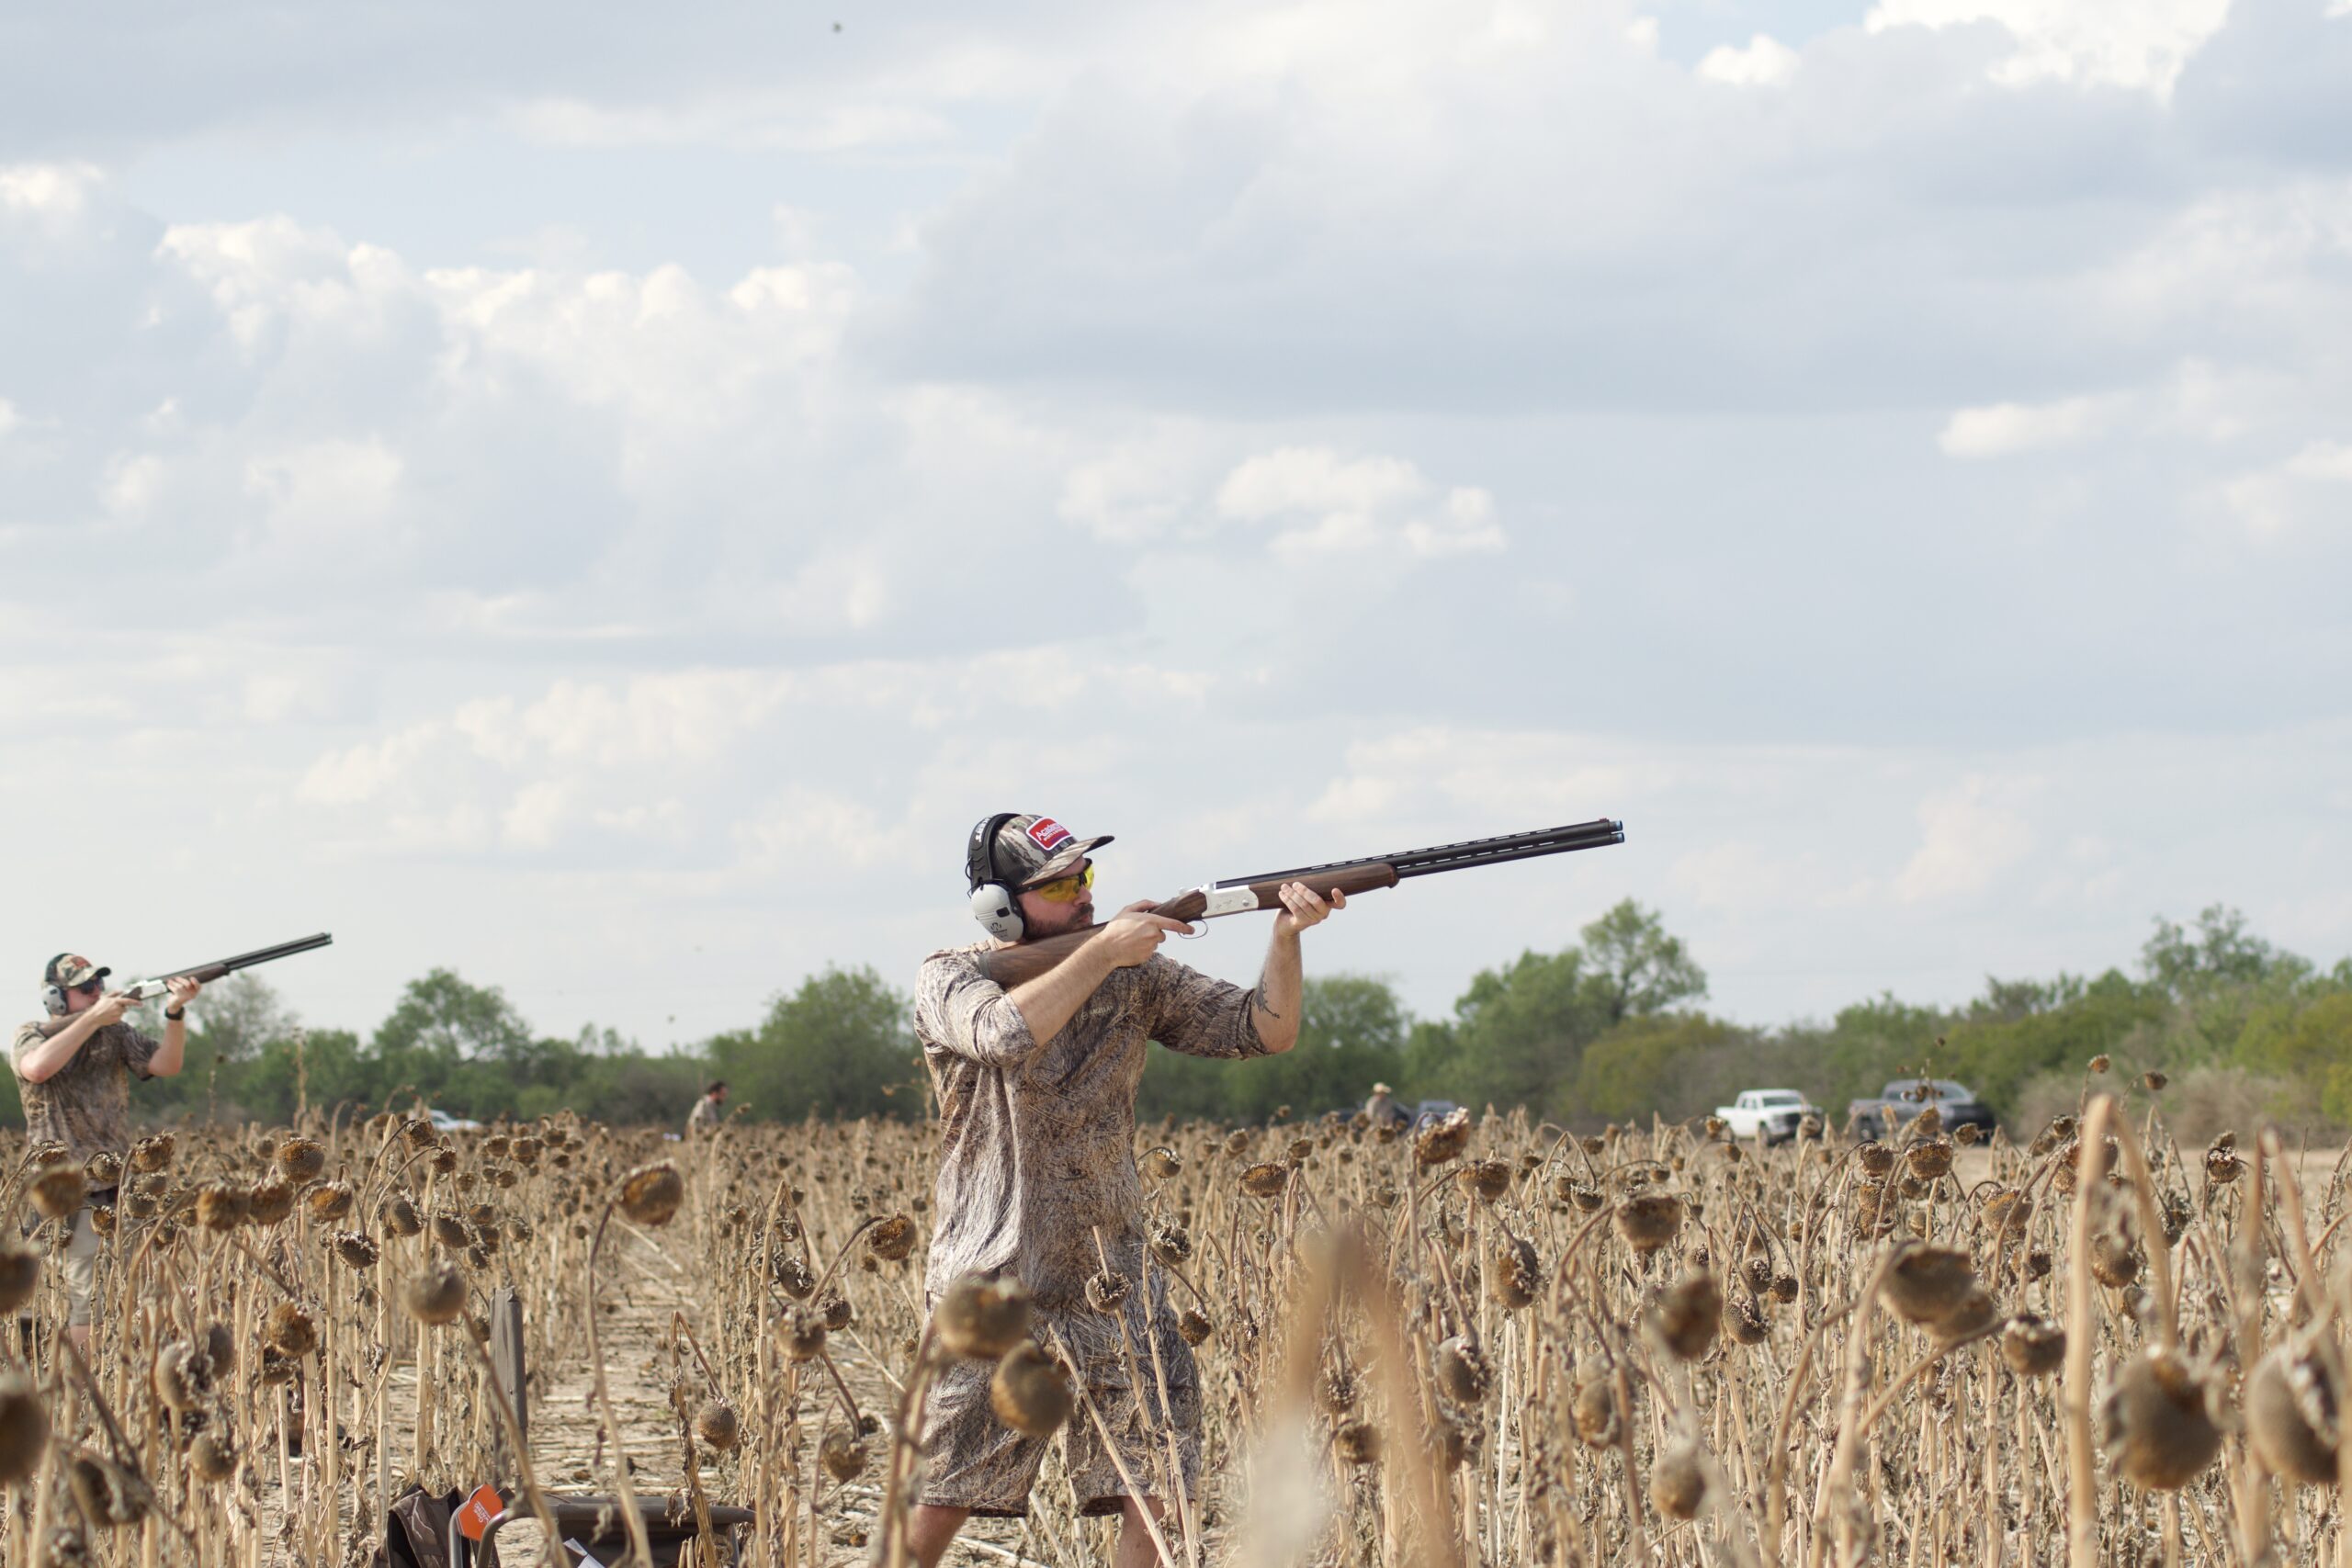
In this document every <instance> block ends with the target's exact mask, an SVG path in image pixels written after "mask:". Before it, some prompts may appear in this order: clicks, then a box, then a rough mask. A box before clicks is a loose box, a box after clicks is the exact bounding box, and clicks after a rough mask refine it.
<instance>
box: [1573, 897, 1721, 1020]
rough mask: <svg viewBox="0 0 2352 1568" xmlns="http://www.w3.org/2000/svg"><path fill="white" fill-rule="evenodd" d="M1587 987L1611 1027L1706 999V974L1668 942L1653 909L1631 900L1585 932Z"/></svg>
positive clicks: (1678, 942)
mask: <svg viewBox="0 0 2352 1568" xmlns="http://www.w3.org/2000/svg"><path fill="white" fill-rule="evenodd" d="M1581 934H1582V935H1583V937H1584V951H1585V962H1586V964H1587V967H1588V968H1589V979H1588V982H1587V983H1588V984H1589V986H1590V987H1592V988H1593V990H1594V992H1595V994H1596V997H1597V998H1598V999H1599V1000H1600V1004H1601V1006H1602V1007H1603V1009H1604V1010H1606V1011H1607V1013H1608V1017H1609V1021H1610V1022H1611V1024H1618V1023H1623V1022H1624V1021H1625V1020H1627V1019H1629V1018H1648V1017H1650V1016H1652V1015H1653V1014H1656V1013H1661V1012H1664V1011H1666V1010H1668V1009H1669V1008H1674V1007H1679V1006H1680V1005H1681V1004H1682V1003H1684V1002H1691V1001H1697V1000H1699V999H1700V998H1702V997H1704V996H1705V995H1706V994H1707V973H1706V971H1705V970H1703V969H1702V968H1700V967H1699V965H1698V964H1696V963H1695V962H1693V961H1692V959H1691V955H1690V954H1689V953H1686V952H1684V951H1683V947H1682V939H1681V938H1680V937H1676V936H1668V934H1667V931H1666V922H1665V920H1664V919H1661V918H1660V917H1659V915H1658V913H1657V910H1655V909H1645V908H1642V907H1641V906H1640V905H1639V904H1636V903H1634V901H1633V900H1632V899H1631V898H1628V899H1626V900H1624V901H1623V903H1621V904H1619V905H1618V906H1617V907H1616V908H1612V909H1611V910H1610V911H1609V912H1608V913H1607V914H1605V915H1603V916H1601V917H1600V919H1597V920H1595V921H1593V922H1592V923H1591V924H1590V925H1589V926H1587V927H1585V928H1584V931H1583V932H1582V933H1581Z"/></svg>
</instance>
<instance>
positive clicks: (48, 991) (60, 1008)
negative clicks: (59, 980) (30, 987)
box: [40, 986, 65, 1018]
mask: <svg viewBox="0 0 2352 1568" xmlns="http://www.w3.org/2000/svg"><path fill="white" fill-rule="evenodd" d="M40 1005H41V1006H43V1007H45V1008H47V1009H48V1010H49V1016H50V1017H51V1018H63V1017H64V1016H65V987H62V986H43V987H41V988H40Z"/></svg>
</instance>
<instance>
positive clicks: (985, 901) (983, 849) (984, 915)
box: [964, 811, 1028, 942]
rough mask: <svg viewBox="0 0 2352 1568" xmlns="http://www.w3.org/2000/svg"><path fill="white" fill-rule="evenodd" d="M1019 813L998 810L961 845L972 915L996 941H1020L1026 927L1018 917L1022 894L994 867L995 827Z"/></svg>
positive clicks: (1000, 825)
mask: <svg viewBox="0 0 2352 1568" xmlns="http://www.w3.org/2000/svg"><path fill="white" fill-rule="evenodd" d="M1019 815H1020V813H1018V812H1013V811H1000V812H998V813H997V814H996V815H995V816H993V817H991V818H989V819H988V820H987V821H985V822H983V823H981V824H980V825H979V826H978V827H977V828H975V829H972V840H971V842H970V843H968V844H967V845H965V846H964V875H965V877H966V879H967V880H968V881H969V882H970V883H971V885H972V918H973V919H976V920H978V921H979V922H980V929H981V930H982V931H986V932H988V933H989V935H990V936H992V937H994V938H996V939H997V941H999V942H1019V941H1020V940H1021V936H1022V933H1023V931H1027V930H1028V922H1027V921H1025V920H1023V919H1022V918H1021V895H1020V894H1019V893H1018V892H1016V891H1014V889H1013V888H1012V885H1011V884H1009V883H1007V882H1006V881H1005V880H1004V878H1003V877H1002V876H1001V875H1000V874H998V872H997V869H996V835H997V829H1000V828H1002V827H1003V826H1004V825H1005V824H1006V823H1007V822H1010V821H1012V819H1013V818H1015V817H1017V816H1019Z"/></svg>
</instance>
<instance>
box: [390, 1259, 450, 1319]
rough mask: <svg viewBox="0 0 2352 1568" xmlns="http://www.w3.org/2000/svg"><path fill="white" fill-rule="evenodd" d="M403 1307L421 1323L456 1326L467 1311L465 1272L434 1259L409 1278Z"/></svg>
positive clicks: (446, 1261)
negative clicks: (460, 1316) (460, 1315)
mask: <svg viewBox="0 0 2352 1568" xmlns="http://www.w3.org/2000/svg"><path fill="white" fill-rule="evenodd" d="M401 1304H402V1305H403V1306H405V1307H407V1308H408V1314H409V1315H410V1316H411V1317H413V1318H414V1319H416V1320H417V1322H419V1323H423V1324H443V1323H455V1322H456V1321H457V1320H458V1316H459V1314H462V1313H463V1312H464V1311H465V1310H466V1276H465V1272H464V1270H462V1269H459V1268H458V1266H457V1265H456V1264H455V1263H452V1262H450V1261H449V1260H448V1259H447V1258H435V1259H434V1260H433V1261H431V1262H430V1263H427V1264H425V1265H424V1267H423V1268H421V1269H418V1270H417V1271H416V1272H415V1273H413V1274H412V1275H410V1276H409V1278H408V1281H407V1283H406V1284H404V1285H403V1286H401Z"/></svg>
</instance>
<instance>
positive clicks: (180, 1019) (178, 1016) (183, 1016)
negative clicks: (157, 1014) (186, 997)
mask: <svg viewBox="0 0 2352 1568" xmlns="http://www.w3.org/2000/svg"><path fill="white" fill-rule="evenodd" d="M164 1017H165V1018H166V1019H168V1020H170V1021H172V1022H174V1023H186V1022H187V1009H186V1008H182V1009H180V1010H179V1011H177V1012H174V1011H173V1010H171V1009H169V1008H165V1009H164Z"/></svg>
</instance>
